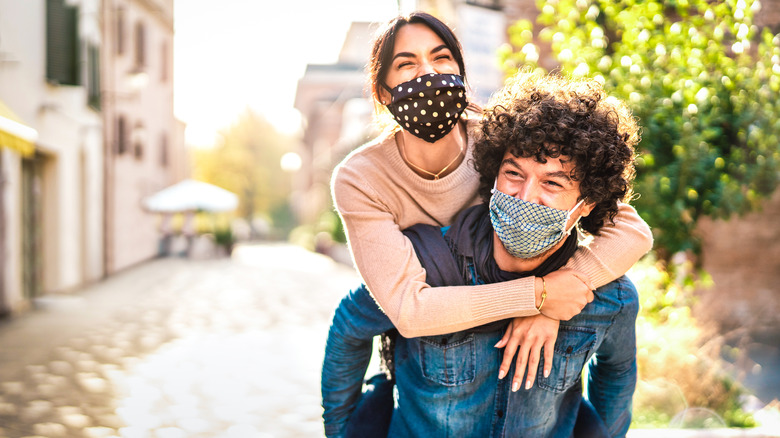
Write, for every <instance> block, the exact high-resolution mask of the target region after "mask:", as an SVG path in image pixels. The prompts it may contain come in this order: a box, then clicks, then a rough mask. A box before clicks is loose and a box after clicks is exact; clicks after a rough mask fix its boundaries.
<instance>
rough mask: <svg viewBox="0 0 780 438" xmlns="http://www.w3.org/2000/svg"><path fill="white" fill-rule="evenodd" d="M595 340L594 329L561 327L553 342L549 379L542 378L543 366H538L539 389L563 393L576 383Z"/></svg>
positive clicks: (537, 379)
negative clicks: (553, 352) (553, 350)
mask: <svg viewBox="0 0 780 438" xmlns="http://www.w3.org/2000/svg"><path fill="white" fill-rule="evenodd" d="M596 339H597V338H596V329H592V328H588V327H570V326H564V325H561V327H560V329H559V330H558V339H557V340H556V341H555V354H553V364H552V370H551V371H550V377H547V378H545V377H544V374H543V364H541V363H540V364H539V369H538V372H537V376H536V381H537V382H538V384H539V387H541V388H544V389H547V390H550V391H554V392H563V391H566V390H567V389H569V388H571V387H572V386H573V385H574V384H575V383H577V381H579V379H580V377H581V376H582V368H583V367H584V366H585V362H586V361H587V360H588V355H589V354H590V351H591V350H592V349H593V347H594V346H595V345H596Z"/></svg>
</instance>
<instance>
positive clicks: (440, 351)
mask: <svg viewBox="0 0 780 438" xmlns="http://www.w3.org/2000/svg"><path fill="white" fill-rule="evenodd" d="M595 295H596V299H595V300H594V301H593V302H592V303H590V304H588V305H587V306H585V308H584V309H583V311H582V312H581V313H580V314H579V315H577V316H575V317H574V318H572V319H571V320H570V321H563V322H561V328H560V330H559V333H558V339H557V341H556V344H555V356H554V359H553V360H554V362H555V363H554V364H553V370H552V372H551V374H550V376H549V377H548V378H544V376H543V375H542V374H541V370H542V366H541V364H540V366H539V371H538V373H539V374H538V376H537V384H535V385H534V387H533V388H531V389H530V390H528V391H526V390H520V391H518V392H515V393H513V392H511V391H510V389H509V385H510V384H511V378H509V377H507V378H505V379H503V380H498V378H497V375H498V367H499V364H500V360H501V357H500V353H501V350H499V349H496V348H494V347H493V345H495V343H496V342H498V340H499V339H500V338H501V336H502V335H503V333H501V332H499V331H496V332H491V333H464V332H458V333H452V334H448V335H443V336H427V337H420V338H412V339H406V338H403V337H398V339H397V340H396V356H395V361H396V389H397V400H396V402H397V406H396V410H395V412H394V413H393V418H392V422H391V426H390V434H389V436H391V437H396V436H398V437H412V436H421V437H426V438H430V437H438V436H442V437H445V436H456V437H469V436H474V437H486V436H495V437H501V436H554V437H558V436H561V437H568V436H570V435H571V431H572V429H573V427H574V421H575V419H576V416H577V411H578V409H579V404H580V401H581V393H582V382H581V377H580V376H581V371H582V369H583V367H584V366H585V365H586V364H588V385H587V395H588V399H589V400H590V401H591V403H593V405H594V406H595V408H596V411H597V412H598V413H599V415H600V416H601V418H603V419H604V421H605V423H606V425H607V427H608V429H609V432H610V434H611V435H612V436H624V435H625V434H626V432H627V430H628V426H629V424H630V422H631V399H632V396H633V392H634V388H635V386H636V336H635V320H636V314H637V311H638V308H639V305H638V296H637V292H636V289H635V288H634V285H633V284H632V283H631V281H630V280H628V278H627V277H625V276H624V277H621V278H619V279H618V280H615V281H614V282H612V283H610V284H608V285H606V286H603V287H601V288H599V289H598V290H597V291H596V294H595ZM390 328H392V324H391V323H390V321H389V319H388V318H387V317H386V316H385V315H384V314H383V313H382V312H381V310H380V309H379V308H378V306H377V305H376V303H375V302H374V300H373V298H372V297H371V296H370V294H369V293H368V291H367V290H366V289H365V287H364V286H361V287H360V288H358V289H356V290H353V291H351V292H350V293H349V295H348V296H347V297H345V298H344V299H343V300H342V302H341V304H340V305H339V307H338V308H337V309H336V313H335V315H334V318H333V324H332V325H331V328H330V332H329V334H328V341H327V345H326V353H325V354H326V355H325V361H324V364H323V373H322V392H323V407H324V409H325V412H324V414H323V417H324V419H325V433H326V435H327V436H328V437H339V436H342V435H341V434H342V433H343V431H344V428H345V426H346V424H347V421H348V419H349V415H350V413H351V412H352V409H354V406H355V405H356V403H357V401H358V399H359V398H360V394H361V385H362V378H363V375H364V373H365V370H366V367H367V365H368V361H369V359H370V355H371V345H372V343H371V342H372V338H373V336H375V335H377V334H380V333H383V332H384V331H386V330H388V329H390ZM513 373H514V369H512V370H510V372H509V376H511V375H512V374H513Z"/></svg>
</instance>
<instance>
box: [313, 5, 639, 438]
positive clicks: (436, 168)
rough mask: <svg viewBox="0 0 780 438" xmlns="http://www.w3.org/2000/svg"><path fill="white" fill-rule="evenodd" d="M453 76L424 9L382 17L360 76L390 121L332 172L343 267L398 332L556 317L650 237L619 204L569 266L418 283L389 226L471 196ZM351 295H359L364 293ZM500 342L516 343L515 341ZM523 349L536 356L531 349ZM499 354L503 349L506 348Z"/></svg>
mask: <svg viewBox="0 0 780 438" xmlns="http://www.w3.org/2000/svg"><path fill="white" fill-rule="evenodd" d="M464 74H465V68H464V64H463V57H462V53H461V49H460V45H459V43H458V41H457V39H456V38H455V36H454V34H453V33H452V31H451V30H450V29H449V28H448V27H447V26H446V25H445V24H443V23H442V22H441V21H439V20H438V19H436V18H434V17H432V16H430V15H428V14H425V13H413V14H410V15H409V16H404V17H397V18H395V19H394V20H392V21H391V22H390V23H388V25H387V26H386V27H385V28H384V30H383V31H382V32H381V33H380V34H379V37H378V38H377V39H376V41H375V43H374V46H373V50H372V56H371V59H370V61H369V76H370V77H369V83H370V86H371V93H372V96H373V98H374V100H375V103H376V106H377V109H378V113H380V115H382V113H384V114H385V115H387V113H388V112H389V114H391V115H392V117H393V119H394V120H395V121H394V122H393V127H392V129H390V130H389V131H387V132H386V133H385V134H383V135H380V136H379V137H378V138H377V139H375V140H374V141H372V142H370V143H368V144H367V145H365V146H363V147H361V148H359V149H357V150H356V151H354V152H353V153H352V154H350V155H349V156H348V157H347V158H345V159H344V161H342V163H341V164H339V166H338V167H337V168H336V170H335V171H334V177H333V181H332V191H333V197H334V203H335V205H336V208H337V210H338V211H339V214H340V215H341V218H342V221H343V223H344V226H345V229H346V232H347V237H348V241H349V245H350V250H351V252H352V256H353V259H354V261H355V265H356V266H357V268H358V271H359V272H360V274H361V275H362V277H363V280H364V281H365V282H366V285H367V286H368V288H369V289H370V291H371V293H372V295H373V297H374V298H375V299H376V301H377V302H378V303H379V305H380V306H381V307H382V309H383V310H384V311H385V313H386V314H387V316H388V317H389V319H390V320H391V321H392V323H393V325H394V326H395V327H396V328H397V329H398V331H399V332H400V333H401V335H403V336H405V337H418V336H431V335H439V334H446V333H452V332H456V331H460V330H464V329H468V328H472V327H476V326H480V325H483V324H486V323H489V322H493V321H498V320H502V319H507V318H513V317H520V316H529V315H535V314H538V313H540V312H541V313H544V314H545V315H547V316H550V317H552V318H555V319H562V320H568V319H570V318H571V317H572V316H574V315H576V314H578V313H579V312H580V310H582V308H583V307H584V306H585V304H587V302H589V301H591V300H592V299H593V294H592V292H591V291H592V289H594V288H595V287H598V286H602V285H604V284H607V283H609V282H610V281H612V280H615V279H616V278H618V277H620V276H621V275H622V274H624V273H625V272H626V271H627V270H628V269H629V268H630V267H631V265H633V263H634V262H636V261H637V260H638V259H639V258H640V257H641V256H642V255H644V254H645V253H646V252H647V251H648V250H649V249H650V247H651V246H652V237H651V234H650V230H649V228H648V227H647V225H646V224H645V223H644V221H642V219H641V218H639V216H638V215H637V214H636V212H635V211H634V209H633V208H632V207H630V206H628V205H624V204H621V206H620V210H619V212H618V215H617V217H616V218H615V224H616V225H615V226H608V227H605V229H604V230H603V232H602V233H601V234H600V235H598V236H595V238H594V241H593V242H592V244H591V245H590V247H589V248H586V247H583V248H580V249H578V250H577V252H576V254H575V256H574V257H573V258H572V259H571V261H570V262H569V263H568V264H567V265H566V266H567V267H569V268H573V269H561V270H559V271H556V272H553V273H551V274H548V275H546V276H545V279H544V280H542V279H541V278H533V277H527V278H523V279H518V280H513V281H507V282H504V283H497V284H490V285H479V286H459V287H436V288H434V287H430V286H428V284H426V273H425V271H424V270H423V268H422V266H421V265H420V262H419V260H418V258H417V256H416V255H415V253H414V249H413V248H412V245H411V243H410V241H409V240H408V239H407V238H406V237H404V235H403V234H402V233H401V230H402V229H405V228H408V227H410V226H411V225H414V224H418V223H423V224H431V225H438V226H446V225H449V224H450V223H451V222H452V221H453V219H454V218H455V216H456V215H457V214H458V213H459V212H460V211H461V210H463V209H465V208H467V207H470V206H472V205H475V204H477V203H479V202H480V199H479V196H478V194H477V187H478V183H479V181H478V175H477V173H476V171H475V170H474V169H473V167H472V166H471V165H469V164H468V161H469V160H470V157H471V153H472V142H471V133H470V131H471V129H472V128H473V126H474V124H475V122H474V121H469V120H468V117H467V115H468V112H464V110H465V109H466V107H467V105H466V100H465V94H462V93H464V92H465V85H464V83H465V79H464V77H463V76H464ZM385 108H386V110H385ZM475 118H476V117H475ZM575 269H576V270H575ZM362 303H363V305H370V300H369V302H366V301H363V302H362ZM506 344H507V345H509V346H513V348H516V345H517V342H508V343H506ZM535 353H536V354H537V356H538V349H537V350H535ZM505 354H507V355H509V357H510V358H511V357H512V356H514V350H512V351H510V350H509V349H508V350H507V351H506V353H505ZM505 357H506V356H505ZM537 360H538V357H537ZM519 362H520V359H518V364H519ZM551 362H552V361H549V360H548V361H545V363H551ZM359 368H360V367H356V370H357V374H358V375H359ZM517 368H518V369H522V370H524V369H525V367H524V366H523V367H520V366H518V367H517ZM545 371H548V370H545ZM363 372H364V371H363ZM518 372H521V371H518ZM531 374H534V373H532V371H531V370H530V369H529V375H531ZM328 375H330V376H333V375H334V374H333V373H328ZM521 377H522V374H521V375H519V376H518V375H515V379H520V378H521ZM326 380H327V379H326V373H325V370H323V394H325V392H326V390H325V385H326V383H331V382H326ZM337 386H338V385H329V387H328V388H327V391H328V393H329V394H335V393H339V394H343V395H344V396H345V397H347V398H349V397H352V396H351V395H348V394H350V393H354V391H353V389H354V386H353V387H352V388H346V387H344V388H338V387H337ZM358 391H359V390H358ZM354 402H355V398H354V397H352V398H351V399H350V401H348V402H347V403H348V404H349V403H351V404H352V407H353V406H354ZM324 404H326V402H325V401H324ZM325 409H326V431H328V430H329V431H330V432H329V433H328V436H338V434H339V433H340V431H341V430H342V428H343V426H344V424H343V423H340V424H337V423H338V422H340V421H342V420H343V419H344V415H342V414H343V413H347V415H348V412H349V411H350V410H351V407H349V406H348V407H347V408H346V409H342V410H340V413H338V414H337V415H335V416H337V417H340V419H334V421H333V422H332V423H331V424H329V420H328V418H327V417H328V415H329V413H330V411H329V409H330V407H329V406H326V407H325Z"/></svg>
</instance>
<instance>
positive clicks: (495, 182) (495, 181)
mask: <svg viewBox="0 0 780 438" xmlns="http://www.w3.org/2000/svg"><path fill="white" fill-rule="evenodd" d="M496 184H498V177H496V179H494V180H493V188H492V189H490V194H495V193H496V192H497V191H498V190H496Z"/></svg>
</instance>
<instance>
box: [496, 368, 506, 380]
mask: <svg viewBox="0 0 780 438" xmlns="http://www.w3.org/2000/svg"><path fill="white" fill-rule="evenodd" d="M504 376H506V371H504V370H498V380H501V379H503V378H504Z"/></svg>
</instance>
